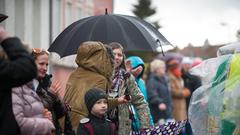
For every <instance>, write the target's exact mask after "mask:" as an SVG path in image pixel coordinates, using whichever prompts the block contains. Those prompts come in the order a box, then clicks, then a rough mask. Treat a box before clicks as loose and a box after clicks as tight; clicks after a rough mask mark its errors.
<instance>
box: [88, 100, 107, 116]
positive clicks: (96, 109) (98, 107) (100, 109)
mask: <svg viewBox="0 0 240 135" xmlns="http://www.w3.org/2000/svg"><path fill="white" fill-rule="evenodd" d="M107 109H108V104H107V100H106V99H99V100H98V101H97V102H96V103H95V104H94V105H93V107H92V110H91V113H92V114H93V115H95V116H98V117H103V116H104V115H105V114H106V112H107Z"/></svg>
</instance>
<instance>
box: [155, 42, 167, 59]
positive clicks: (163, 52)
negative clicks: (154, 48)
mask: <svg viewBox="0 0 240 135" xmlns="http://www.w3.org/2000/svg"><path fill="white" fill-rule="evenodd" d="M156 42H157V44H159V46H160V47H161V51H162V54H163V56H165V54H164V52H163V48H162V44H161V42H160V40H159V39H157V40H156Z"/></svg>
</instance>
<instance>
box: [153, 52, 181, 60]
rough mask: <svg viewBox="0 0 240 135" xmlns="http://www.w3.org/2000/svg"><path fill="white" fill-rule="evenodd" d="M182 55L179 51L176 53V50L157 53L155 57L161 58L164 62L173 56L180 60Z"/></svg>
mask: <svg viewBox="0 0 240 135" xmlns="http://www.w3.org/2000/svg"><path fill="white" fill-rule="evenodd" d="M183 57H184V55H182V54H180V53H177V52H168V53H165V54H164V55H163V54H158V55H157V56H156V57H155V58H156V59H160V60H163V61H165V62H167V61H168V60H170V59H172V58H175V59H177V60H178V61H179V62H181V61H182V59H183Z"/></svg>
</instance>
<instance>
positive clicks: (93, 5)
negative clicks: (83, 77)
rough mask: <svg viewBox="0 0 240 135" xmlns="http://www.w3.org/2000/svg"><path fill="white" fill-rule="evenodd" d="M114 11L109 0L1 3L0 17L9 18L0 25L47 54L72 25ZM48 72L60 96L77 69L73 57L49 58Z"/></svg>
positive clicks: (11, 0)
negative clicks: (57, 82)
mask: <svg viewBox="0 0 240 135" xmlns="http://www.w3.org/2000/svg"><path fill="white" fill-rule="evenodd" d="M105 8H107V9H108V12H109V13H112V11H113V1H112V0H0V13H3V14H6V15H8V16H9V17H8V19H7V20H6V21H4V22H3V23H1V25H2V26H3V27H4V28H5V29H6V30H7V31H8V32H9V34H10V35H12V36H17V37H19V38H20V39H21V40H22V41H23V43H25V44H27V45H29V46H30V47H37V48H43V49H45V50H47V49H48V48H49V46H50V45H51V43H52V42H53V41H54V40H55V38H56V37H57V36H58V35H59V34H60V33H61V32H62V31H63V30H64V29H65V28H66V27H67V26H69V25H70V24H71V23H73V22H75V21H77V20H79V19H81V18H84V17H88V16H93V15H100V14H104V13H105ZM50 65H51V66H50V72H51V73H52V74H53V77H54V78H53V79H57V80H58V81H59V82H60V84H61V86H62V90H61V91H60V94H61V95H62V96H63V94H64V90H65V85H66V81H67V79H68V77H69V75H70V73H71V72H72V71H73V70H74V69H75V68H76V64H75V55H72V56H69V57H65V58H62V59H60V58H59V56H58V55H57V54H54V53H52V54H51V60H50Z"/></svg>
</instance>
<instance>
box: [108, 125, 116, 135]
mask: <svg viewBox="0 0 240 135" xmlns="http://www.w3.org/2000/svg"><path fill="white" fill-rule="evenodd" d="M109 126H110V129H111V135H115V132H116V125H115V124H114V123H113V122H110V123H109Z"/></svg>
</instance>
